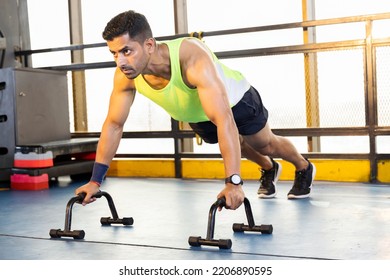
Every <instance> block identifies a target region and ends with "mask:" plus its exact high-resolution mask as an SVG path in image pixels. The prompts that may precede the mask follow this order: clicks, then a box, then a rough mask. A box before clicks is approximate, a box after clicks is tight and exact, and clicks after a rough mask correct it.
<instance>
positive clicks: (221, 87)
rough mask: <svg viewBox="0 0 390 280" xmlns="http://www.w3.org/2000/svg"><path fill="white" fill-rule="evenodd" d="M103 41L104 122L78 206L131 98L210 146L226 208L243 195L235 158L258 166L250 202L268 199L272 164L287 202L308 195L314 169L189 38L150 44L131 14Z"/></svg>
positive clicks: (139, 18)
mask: <svg viewBox="0 0 390 280" xmlns="http://www.w3.org/2000/svg"><path fill="white" fill-rule="evenodd" d="M103 38H104V39H105V40H106V41H107V45H108V48H109V50H110V52H111V53H112V55H113V56H114V60H115V62H116V65H117V68H116V71H115V75H114V88H113V91H112V94H111V97H110V105H109V110H108V114H107V118H106V120H105V122H104V124H103V128H102V132H101V136H100V139H99V143H98V147H97V153H96V162H95V165H94V169H93V173H92V178H91V180H90V182H88V183H87V184H85V185H84V186H81V187H79V188H78V189H77V190H76V191H75V192H76V194H78V193H81V192H85V193H86V196H85V199H84V201H83V205H85V204H88V203H91V202H93V201H94V200H95V199H94V198H92V196H93V195H94V194H95V193H97V192H98V191H99V187H100V184H101V183H102V181H103V178H104V176H105V174H106V172H107V170H108V166H109V164H110V162H111V161H112V159H113V157H114V156H115V154H116V150H117V148H118V145H119V142H120V140H121V137H122V132H123V125H124V123H125V121H126V119H127V117H128V114H129V111H130V107H131V105H132V104H133V101H134V98H135V93H136V91H137V92H139V93H141V94H143V95H145V96H146V97H148V98H150V99H151V100H152V101H154V102H156V103H157V104H159V105H160V106H162V107H163V108H164V109H165V110H166V111H167V112H168V113H169V114H170V115H171V116H172V118H174V119H176V120H179V121H185V122H188V123H189V124H190V126H191V127H192V129H193V130H194V131H195V132H196V133H197V134H198V135H199V136H200V137H202V139H203V140H204V141H205V142H207V143H218V144H219V148H220V151H221V155H222V158H223V161H224V169H225V174H226V179H225V187H224V188H223V189H222V191H221V192H220V193H219V194H218V196H217V197H218V198H220V197H225V199H226V208H228V209H233V210H234V209H237V208H238V207H239V206H240V205H241V204H242V202H243V200H244V197H245V194H244V191H243V188H242V184H243V182H242V180H241V177H240V162H241V155H242V156H244V157H246V158H248V159H249V160H251V161H253V162H255V163H257V164H258V165H259V166H261V172H262V176H261V179H260V181H261V184H260V188H259V191H258V195H259V197H261V198H271V197H274V196H275V194H276V190H275V183H276V181H277V180H278V178H279V174H280V171H281V165H280V164H279V163H277V162H276V161H274V160H273V158H275V157H278V158H282V159H284V160H286V161H289V162H291V163H292V164H293V165H294V166H295V167H296V170H297V171H296V178H295V181H294V185H293V187H292V189H291V191H290V192H289V193H288V198H304V197H307V196H309V194H310V189H311V185H312V181H313V179H314V175H315V167H314V166H313V165H312V164H311V163H310V162H309V161H308V160H307V159H305V158H303V157H302V155H300V154H299V153H298V152H297V150H296V149H295V147H294V146H293V145H292V144H291V142H290V141H289V140H287V139H286V138H283V137H280V136H277V135H275V134H273V133H272V131H271V129H270V127H269V125H268V123H267V118H268V112H267V110H266V109H265V108H264V106H263V104H262V101H261V98H260V96H259V94H258V92H257V91H256V90H255V89H254V88H253V87H251V85H250V84H249V83H248V81H247V80H246V79H245V78H244V77H243V76H242V75H241V73H239V72H237V71H234V70H231V69H229V68H228V67H226V66H224V65H223V64H222V63H221V62H219V60H218V59H217V58H216V56H215V55H214V54H213V53H212V52H211V51H210V50H209V49H208V48H207V47H206V46H205V44H204V43H203V42H202V41H201V40H198V39H196V38H180V39H175V40H170V41H164V42H156V40H155V39H154V38H153V35H152V31H151V29H150V26H149V24H148V22H147V20H146V18H145V17H144V16H143V15H141V14H139V13H136V12H134V11H127V12H124V13H121V14H119V15H117V16H116V17H114V18H113V19H111V21H110V22H108V24H107V26H106V28H105V30H104V32H103Z"/></svg>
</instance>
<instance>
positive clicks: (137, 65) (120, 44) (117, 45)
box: [107, 33, 150, 79]
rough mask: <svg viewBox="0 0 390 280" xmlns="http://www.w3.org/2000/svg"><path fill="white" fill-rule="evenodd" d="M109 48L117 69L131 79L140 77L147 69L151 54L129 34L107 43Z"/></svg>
mask: <svg viewBox="0 0 390 280" xmlns="http://www.w3.org/2000/svg"><path fill="white" fill-rule="evenodd" d="M107 45H108V48H109V50H110V52H111V53H112V54H113V56H114V60H115V62H116V65H117V67H118V68H119V69H120V70H121V71H122V73H123V74H124V75H125V76H126V77H127V78H129V79H134V78H136V77H137V76H138V75H140V74H141V73H142V72H143V70H144V69H145V68H146V67H147V64H148V61H149V57H150V56H149V53H148V52H146V50H145V48H144V45H140V43H139V42H137V41H134V40H132V39H131V38H130V36H129V34H127V33H126V34H123V35H121V36H119V37H116V38H114V39H113V40H112V41H107Z"/></svg>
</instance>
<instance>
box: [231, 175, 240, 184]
mask: <svg viewBox="0 0 390 280" xmlns="http://www.w3.org/2000/svg"><path fill="white" fill-rule="evenodd" d="M232 183H233V184H235V185H238V184H240V183H241V178H240V176H238V175H237V174H234V175H233V176H232Z"/></svg>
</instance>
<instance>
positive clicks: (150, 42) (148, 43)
mask: <svg viewBox="0 0 390 280" xmlns="http://www.w3.org/2000/svg"><path fill="white" fill-rule="evenodd" d="M144 46H145V47H146V49H147V50H148V51H149V53H152V52H154V49H155V48H156V40H155V39H154V38H148V39H146V40H145V43H144Z"/></svg>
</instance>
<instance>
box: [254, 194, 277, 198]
mask: <svg viewBox="0 0 390 280" xmlns="http://www.w3.org/2000/svg"><path fill="white" fill-rule="evenodd" d="M257 196H258V197H259V198H262V199H269V198H274V197H275V196H276V192H275V193H273V194H270V195H266V194H258V195H257Z"/></svg>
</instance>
